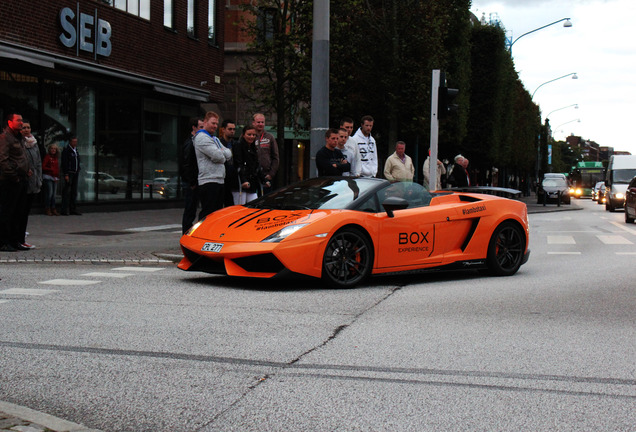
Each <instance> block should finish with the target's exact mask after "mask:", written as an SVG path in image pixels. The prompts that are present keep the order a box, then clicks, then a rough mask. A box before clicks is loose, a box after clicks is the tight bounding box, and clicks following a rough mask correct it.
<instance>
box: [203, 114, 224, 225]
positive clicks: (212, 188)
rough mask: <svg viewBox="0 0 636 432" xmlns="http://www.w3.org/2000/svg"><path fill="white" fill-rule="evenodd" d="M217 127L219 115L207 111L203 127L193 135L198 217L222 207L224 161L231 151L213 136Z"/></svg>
mask: <svg viewBox="0 0 636 432" xmlns="http://www.w3.org/2000/svg"><path fill="white" fill-rule="evenodd" d="M218 127H219V115H218V114H217V113H215V112H214V111H208V112H207V113H206V114H205V118H204V119H203V129H200V130H198V131H197V133H196V135H195V136H194V150H195V152H196V155H197V165H198V166H199V177H198V183H199V199H200V200H201V212H200V213H199V219H203V218H204V217H205V216H207V215H209V214H210V213H212V212H214V211H216V210H219V209H220V208H223V193H224V189H223V188H224V183H225V162H227V161H230V160H231V159H232V151H231V150H230V149H229V148H227V147H225V146H224V145H223V144H222V143H221V141H220V140H219V139H218V138H217V137H216V136H214V133H215V132H216V129H217V128H218Z"/></svg>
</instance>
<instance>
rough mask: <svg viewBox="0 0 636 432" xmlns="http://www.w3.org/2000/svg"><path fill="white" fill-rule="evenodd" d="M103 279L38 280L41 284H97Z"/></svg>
mask: <svg viewBox="0 0 636 432" xmlns="http://www.w3.org/2000/svg"><path fill="white" fill-rule="evenodd" d="M100 282H101V281H92V280H81V279H51V280H47V281H42V282H38V283H39V284H47V285H95V284H98V283H100Z"/></svg>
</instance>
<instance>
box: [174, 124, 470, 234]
mask: <svg viewBox="0 0 636 432" xmlns="http://www.w3.org/2000/svg"><path fill="white" fill-rule="evenodd" d="M218 122H219V115H218V114H217V113H214V112H208V113H206V115H205V117H204V118H202V119H200V118H193V119H192V121H191V126H192V130H191V135H190V136H189V137H188V138H187V139H186V141H185V143H184V144H183V146H182V149H181V150H182V157H181V158H180V159H181V160H182V166H181V173H182V180H183V185H184V194H183V195H184V198H185V200H184V201H185V208H184V213H183V220H182V231H183V232H184V233H185V232H187V231H188V230H189V229H190V227H191V226H192V225H193V224H194V221H195V219H196V211H197V208H198V205H199V204H200V206H201V211H200V212H199V219H201V218H203V217H205V216H206V215H208V214H210V213H211V212H213V211H215V210H218V209H220V208H222V207H226V206H229V205H235V204H245V203H246V202H249V201H251V200H253V199H256V198H257V197H258V196H261V195H263V194H266V193H267V192H269V191H270V190H271V187H272V180H273V179H274V177H275V175H276V173H277V171H278V166H279V157H278V145H277V143H276V139H275V138H274V137H273V136H272V135H271V134H270V133H268V132H266V131H265V115H264V114H262V113H257V114H254V115H253V116H252V121H251V123H250V124H248V125H247V126H245V127H244V128H243V131H242V132H241V134H240V136H239V137H238V139H237V138H235V131H236V123H235V122H234V121H233V120H229V119H226V120H224V121H223V123H222V125H221V128H220V131H219V132H218V134H216V135H215V133H216V130H217V127H218ZM373 123H374V119H373V117H371V116H369V115H365V116H363V117H362V118H361V119H360V127H359V128H358V129H357V130H356V131H355V133H354V121H353V119H351V118H350V117H345V118H343V119H342V120H341V121H340V127H339V128H330V129H328V130H327V131H326V132H325V145H324V147H322V148H321V149H320V150H318V152H317V153H316V155H315V163H316V171H315V173H316V175H318V176H350V177H377V176H378V173H379V166H378V164H379V159H378V154H377V143H376V140H375V138H374V137H373V135H372V131H373ZM217 136H218V137H217ZM454 162H455V163H454V164H453V166H451V167H450V168H448V169H447V168H446V166H445V165H444V164H443V163H442V162H441V161H439V160H437V161H436V167H437V171H436V179H435V186H434V189H436V190H440V189H442V188H445V187H465V186H470V175H469V173H468V159H467V158H465V157H464V156H462V155H457V156H456V157H455V161H454ZM430 163H431V162H430V151H429V157H428V158H427V159H426V161H425V162H424V166H423V173H424V186H426V187H428V185H429V182H430V179H429V171H430ZM382 175H383V176H384V178H386V179H387V180H389V181H390V182H409V181H413V180H414V176H415V167H414V165H413V160H412V159H411V157H410V156H408V155H407V154H406V143H405V142H404V141H398V142H397V143H396V144H395V151H394V152H393V154H391V155H390V156H389V157H388V158H387V159H386V162H385V164H384V170H383V171H382Z"/></svg>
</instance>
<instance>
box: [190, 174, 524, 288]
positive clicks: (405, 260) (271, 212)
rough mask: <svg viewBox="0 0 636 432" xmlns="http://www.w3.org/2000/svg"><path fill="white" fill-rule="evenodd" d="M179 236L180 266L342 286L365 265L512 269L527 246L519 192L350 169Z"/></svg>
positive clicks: (363, 274)
mask: <svg viewBox="0 0 636 432" xmlns="http://www.w3.org/2000/svg"><path fill="white" fill-rule="evenodd" d="M180 243H181V249H182V251H183V255H184V258H183V259H182V260H181V262H180V263H179V268H180V269H182V270H188V271H203V272H207V273H216V274H226V275H231V276H244V277H257V278H273V277H277V276H282V275H286V274H295V273H296V274H302V275H308V276H313V277H316V278H322V279H323V280H324V281H325V282H327V283H328V284H329V285H332V286H335V287H341V288H348V287H352V286H354V285H357V284H359V283H362V282H363V281H364V280H365V279H367V278H368V277H369V276H370V275H372V274H381V273H389V272H398V271H415V270H422V269H432V268H447V269H452V268H460V269H481V270H485V271H487V272H488V273H490V274H492V275H499V276H510V275H513V274H515V273H516V272H517V270H518V269H519V267H520V266H521V265H522V264H524V263H525V262H526V261H527V260H528V256H529V254H530V251H529V250H528V212H527V208H526V205H525V204H524V203H522V202H520V201H515V200H511V199H506V198H501V197H497V196H493V195H485V194H479V193H464V192H450V191H437V192H433V193H431V192H429V191H428V190H426V189H425V188H424V187H422V185H420V184H417V183H389V182H388V181H386V180H381V179H375V178H351V177H321V178H312V179H309V180H305V181H301V182H299V183H295V184H292V185H290V186H287V187H284V188H282V189H279V190H277V191H275V192H273V193H271V194H269V195H266V196H263V197H261V198H258V199H256V200H254V201H252V202H250V203H247V204H246V205H243V206H233V207H227V208H224V209H222V210H219V211H216V212H214V213H212V214H210V215H208V216H207V217H206V218H205V219H203V220H201V221H199V222H198V223H196V224H195V225H194V226H193V227H192V228H191V229H190V230H189V231H188V232H187V233H186V234H184V235H183V237H181V241H180Z"/></svg>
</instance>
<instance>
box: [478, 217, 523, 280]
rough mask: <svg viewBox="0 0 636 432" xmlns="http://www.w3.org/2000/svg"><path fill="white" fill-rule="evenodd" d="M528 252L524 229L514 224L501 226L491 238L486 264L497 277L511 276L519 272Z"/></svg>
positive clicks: (506, 223) (505, 223)
mask: <svg viewBox="0 0 636 432" xmlns="http://www.w3.org/2000/svg"><path fill="white" fill-rule="evenodd" d="M525 250H526V241H525V235H524V233H523V229H522V228H521V227H520V226H519V225H517V224H515V223H514V222H510V221H508V222H504V223H502V224H501V225H499V226H498V227H497V228H496V229H495V231H494V232H493V233H492V237H490V242H489V243H488V256H487V258H486V263H487V265H488V271H489V273H490V274H492V275H495V276H511V275H513V274H515V273H516V272H517V270H519V267H521V263H522V262H523V254H524V252H525Z"/></svg>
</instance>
